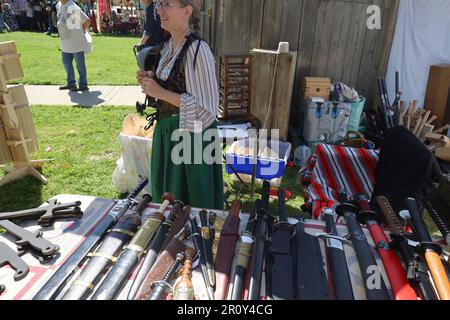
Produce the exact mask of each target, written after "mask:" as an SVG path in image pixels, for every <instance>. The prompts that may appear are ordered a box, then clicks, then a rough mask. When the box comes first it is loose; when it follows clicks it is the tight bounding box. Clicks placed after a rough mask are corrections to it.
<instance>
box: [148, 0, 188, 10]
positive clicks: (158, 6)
mask: <svg viewBox="0 0 450 320" xmlns="http://www.w3.org/2000/svg"><path fill="white" fill-rule="evenodd" d="M154 3H155V9H164V10H166V9H168V8H170V7H180V8H183V7H185V5H183V4H178V3H169V2H167V1H155V2H154Z"/></svg>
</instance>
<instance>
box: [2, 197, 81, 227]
mask: <svg viewBox="0 0 450 320" xmlns="http://www.w3.org/2000/svg"><path fill="white" fill-rule="evenodd" d="M47 203H48V206H45V207H39V208H35V209H26V210H20V211H13V212H0V220H11V219H23V220H35V219H37V221H38V223H39V224H40V225H41V226H49V225H50V224H51V223H52V221H53V220H54V219H56V218H80V217H81V216H82V215H83V211H81V208H80V205H81V202H80V201H75V202H70V203H63V204H61V203H59V202H58V201H57V200H56V199H53V200H48V201H47Z"/></svg>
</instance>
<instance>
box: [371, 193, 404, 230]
mask: <svg viewBox="0 0 450 320" xmlns="http://www.w3.org/2000/svg"><path fill="white" fill-rule="evenodd" d="M375 200H376V201H377V204H378V206H379V207H380V209H381V212H382V213H383V215H384V218H385V220H386V222H387V224H388V226H389V229H391V232H392V233H393V234H396V235H400V234H401V233H402V232H403V226H402V224H401V223H400V221H399V220H398V218H397V216H396V215H395V211H394V209H393V208H392V206H391V204H390V203H389V200H388V199H387V198H386V197H385V196H378V197H376V198H375Z"/></svg>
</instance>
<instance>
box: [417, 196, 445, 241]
mask: <svg viewBox="0 0 450 320" xmlns="http://www.w3.org/2000/svg"><path fill="white" fill-rule="evenodd" d="M423 204H424V205H425V208H426V209H427V211H428V213H429V214H430V216H431V218H432V219H433V221H434V223H435V224H436V226H437V227H438V229H439V231H440V232H441V233H442V235H443V236H444V238H445V241H446V242H447V244H448V245H450V228H449V227H448V226H447V224H446V223H445V222H444V220H442V217H441V215H440V214H439V212H437V210H436V209H435V208H434V207H433V204H432V203H431V201H430V200H425V201H424V202H423Z"/></svg>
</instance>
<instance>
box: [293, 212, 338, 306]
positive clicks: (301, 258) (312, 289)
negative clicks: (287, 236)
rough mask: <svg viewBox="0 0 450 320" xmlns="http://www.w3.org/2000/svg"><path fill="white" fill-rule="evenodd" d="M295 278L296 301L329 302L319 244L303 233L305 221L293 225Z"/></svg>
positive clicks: (316, 239) (312, 237) (314, 238)
mask: <svg viewBox="0 0 450 320" xmlns="http://www.w3.org/2000/svg"><path fill="white" fill-rule="evenodd" d="M294 252H295V254H294V257H295V266H296V268H295V276H296V283H295V284H296V286H295V288H296V293H295V297H296V299H298V300H329V299H330V289H329V287H328V282H327V275H326V273H325V268H324V263H323V257H322V252H321V250H320V243H319V241H318V238H317V237H314V236H312V235H310V234H309V233H307V232H306V231H305V220H304V219H302V218H300V219H299V221H298V223H297V224H296V225H295V251H294Z"/></svg>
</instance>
